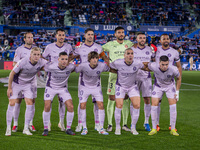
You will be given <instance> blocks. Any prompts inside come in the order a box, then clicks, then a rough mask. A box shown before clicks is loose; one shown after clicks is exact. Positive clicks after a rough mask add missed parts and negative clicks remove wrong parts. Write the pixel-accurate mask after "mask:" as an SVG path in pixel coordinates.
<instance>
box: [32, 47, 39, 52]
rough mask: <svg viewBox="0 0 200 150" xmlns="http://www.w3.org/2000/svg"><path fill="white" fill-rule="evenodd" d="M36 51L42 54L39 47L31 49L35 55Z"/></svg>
mask: <svg viewBox="0 0 200 150" xmlns="http://www.w3.org/2000/svg"><path fill="white" fill-rule="evenodd" d="M34 51H39V52H41V49H40V48H39V47H33V48H32V49H31V53H33V52H34Z"/></svg>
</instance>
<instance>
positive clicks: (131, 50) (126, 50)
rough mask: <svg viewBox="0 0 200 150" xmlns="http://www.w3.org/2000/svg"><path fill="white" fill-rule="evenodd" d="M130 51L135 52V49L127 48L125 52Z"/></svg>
mask: <svg viewBox="0 0 200 150" xmlns="http://www.w3.org/2000/svg"><path fill="white" fill-rule="evenodd" d="M128 50H131V51H133V49H132V48H127V49H125V52H126V51H128Z"/></svg>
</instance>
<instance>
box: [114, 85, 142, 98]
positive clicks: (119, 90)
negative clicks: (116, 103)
mask: <svg viewBox="0 0 200 150" xmlns="http://www.w3.org/2000/svg"><path fill="white" fill-rule="evenodd" d="M126 94H127V95H128V96H129V97H140V91H139V89H138V86H137V84H135V85H133V86H132V87H130V88H123V87H121V86H119V85H117V84H116V85H115V98H124V97H125V95H126Z"/></svg>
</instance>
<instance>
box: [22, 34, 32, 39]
mask: <svg viewBox="0 0 200 150" xmlns="http://www.w3.org/2000/svg"><path fill="white" fill-rule="evenodd" d="M27 34H32V35H33V33H32V32H26V33H24V39H25V38H26V35H27Z"/></svg>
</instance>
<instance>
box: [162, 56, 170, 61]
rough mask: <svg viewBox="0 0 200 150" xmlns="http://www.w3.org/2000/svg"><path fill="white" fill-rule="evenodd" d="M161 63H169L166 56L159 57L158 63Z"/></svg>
mask: <svg viewBox="0 0 200 150" xmlns="http://www.w3.org/2000/svg"><path fill="white" fill-rule="evenodd" d="M161 61H164V62H166V61H169V58H168V57H167V56H166V55H162V56H160V62H161Z"/></svg>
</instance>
